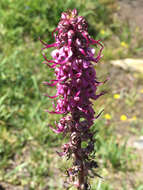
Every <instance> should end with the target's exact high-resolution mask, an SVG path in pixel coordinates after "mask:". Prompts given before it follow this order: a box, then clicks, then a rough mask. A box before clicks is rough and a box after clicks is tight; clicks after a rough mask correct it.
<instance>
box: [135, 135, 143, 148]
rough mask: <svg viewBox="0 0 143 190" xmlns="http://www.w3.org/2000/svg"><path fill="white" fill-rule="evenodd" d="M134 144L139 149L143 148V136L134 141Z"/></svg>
mask: <svg viewBox="0 0 143 190" xmlns="http://www.w3.org/2000/svg"><path fill="white" fill-rule="evenodd" d="M133 146H134V147H135V148H137V149H143V136H141V137H140V138H139V139H138V140H137V141H135V142H134V144H133Z"/></svg>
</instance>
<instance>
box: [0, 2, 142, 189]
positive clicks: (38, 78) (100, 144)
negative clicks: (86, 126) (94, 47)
mask: <svg viewBox="0 0 143 190" xmlns="http://www.w3.org/2000/svg"><path fill="white" fill-rule="evenodd" d="M135 2H136V1H135ZM124 3H125V4H127V5H129V8H130V3H128V1H127V0H124V1H121V2H120V1H117V0H88V1H85V0H55V1H52V0H0V189H2V190H61V189H63V188H62V182H63V179H64V171H65V168H67V167H68V165H69V164H70V161H68V162H67V161H66V160H64V159H60V158H59V157H58V156H57V155H56V153H55V152H56V150H59V149H60V146H61V144H63V143H64V142H67V139H64V140H63V137H62V135H56V134H54V133H53V132H52V131H51V130H50V129H49V128H48V127H47V124H49V123H51V124H52V123H54V121H55V120H56V121H58V119H59V116H53V115H50V114H48V113H45V112H44V110H45V109H46V108H48V109H49V108H50V107H51V106H52V104H51V102H50V100H49V99H48V98H46V97H44V96H43V94H44V93H45V92H48V93H49V92H50V93H52V94H54V91H55V89H53V88H49V89H47V88H46V87H45V86H43V85H42V82H43V81H48V80H50V79H51V78H52V77H53V73H52V71H51V70H49V69H48V68H47V67H46V66H45V65H43V64H41V63H42V61H43V58H42V56H41V48H42V45H41V43H40V42H39V37H40V38H41V39H42V40H43V41H45V42H47V43H52V42H53V39H52V37H51V33H52V31H53V30H54V29H55V27H56V26H57V23H58V22H59V19H60V15H61V12H63V11H66V10H67V9H73V8H76V9H77V10H78V11H79V15H82V16H85V17H86V19H87V21H88V23H89V33H90V35H91V36H92V37H93V38H94V39H100V40H102V42H103V43H104V46H105V48H104V51H103V54H104V57H103V58H102V61H100V63H99V64H98V65H97V66H96V70H97V76H98V78H99V80H104V79H106V78H107V77H108V76H109V78H110V80H109V82H107V83H106V84H105V85H104V86H102V87H100V89H99V90H102V89H106V90H108V94H107V95H105V96H103V97H102V98H100V100H98V101H97V102H96V103H95V110H96V112H97V113H98V112H99V111H100V110H101V109H103V108H104V110H105V111H104V114H103V115H102V116H101V117H100V118H99V119H98V120H97V121H96V122H95V125H94V126H93V127H94V128H97V129H98V130H99V133H98V135H97V136H96V138H97V143H96V150H97V154H96V159H97V161H98V162H99V169H98V173H99V174H100V175H102V176H103V177H104V178H105V180H103V181H100V180H99V179H98V178H94V179H92V180H91V184H92V189H93V190H95V189H97V190H122V189H123V190H127V189H130V190H143V180H142V179H143V174H142V172H143V168H142V164H141V162H142V161H143V155H142V153H141V150H139V149H135V148H134V147H133V146H132V145H133V143H134V142H135V140H136V139H138V138H139V137H140V136H142V135H143V129H142V125H143V120H142V117H141V116H142V114H143V111H142V110H143V105H142V99H143V87H142V85H143V74H142V73H141V72H136V71H129V70H123V69H121V68H118V67H116V66H113V65H112V64H111V63H110V61H111V60H115V59H124V58H128V57H130V58H141V57H142V50H143V46H142V44H143V38H142V35H141V33H142V30H141V28H140V26H138V25H136V24H135V25H134V26H132V25H130V21H131V23H132V22H133V21H132V20H131V18H130V15H128V16H129V18H128V19H126V18H124V17H123V18H122V16H121V14H122V6H123V7H124ZM140 7H141V6H140V5H138V7H137V8H138V9H140ZM131 10H132V9H131ZM125 12H126V10H125ZM123 14H124V9H123ZM136 17H138V15H136ZM50 51H51V50H48V52H47V55H48V56H49V57H50ZM135 176H136V177H135Z"/></svg>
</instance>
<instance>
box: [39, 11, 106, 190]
mask: <svg viewBox="0 0 143 190" xmlns="http://www.w3.org/2000/svg"><path fill="white" fill-rule="evenodd" d="M87 29H88V24H87V22H86V21H85V19H84V17H82V16H78V14H77V10H76V9H74V10H73V11H67V12H64V13H62V15H61V19H60V22H59V24H58V26H57V28H56V29H55V30H54V32H53V33H52V35H53V36H54V37H55V43H53V44H50V45H49V44H46V43H45V42H43V41H41V42H42V44H43V45H44V48H43V49H47V48H50V47H54V48H55V49H54V50H53V51H52V53H51V56H52V58H53V60H48V59H47V57H46V56H45V54H43V57H44V59H45V62H44V63H46V64H47V65H48V66H49V67H50V68H52V69H54V71H55V77H56V79H55V80H51V81H50V82H44V84H45V85H48V86H56V89H57V93H56V95H55V96H49V95H48V94H46V96H48V97H49V98H51V99H55V98H56V99H55V101H56V105H53V107H54V110H53V111H48V110H47V112H49V113H51V114H64V117H63V118H61V119H60V121H59V123H58V124H56V127H53V126H51V125H49V127H50V128H51V129H52V130H53V131H54V132H55V133H57V134H59V133H63V134H64V135H66V134H69V136H70V141H69V142H68V143H67V144H65V145H63V146H62V150H63V152H58V155H59V156H67V158H68V159H69V158H70V157H72V158H73V166H72V167H71V168H69V169H68V170H67V175H68V177H69V178H68V180H67V181H66V183H65V184H66V185H67V184H68V185H69V186H70V185H74V186H75V187H76V188H77V189H78V190H88V189H90V185H89V181H88V177H90V175H91V174H92V176H93V174H95V171H94V168H96V167H97V163H96V162H95V161H94V160H92V159H91V157H90V155H91V153H93V152H94V143H95V139H94V134H95V133H94V132H92V131H91V129H90V127H91V126H92V125H93V122H94V120H95V119H97V118H98V117H99V116H100V115H101V113H102V111H101V112H100V113H99V114H98V115H97V116H94V115H95V112H94V110H93V107H92V100H96V99H98V98H99V97H100V96H102V95H103V94H104V93H105V92H101V93H100V94H96V90H97V87H98V86H99V85H101V84H104V83H105V81H104V82H98V81H97V79H96V71H95V69H94V65H93V62H95V63H97V62H98V61H99V59H100V58H101V56H102V50H103V45H102V43H101V42H100V41H99V40H94V39H92V38H91V37H90V36H89V34H88V30H87ZM91 45H96V46H98V47H100V49H99V53H98V55H97V57H95V49H94V48H93V47H91ZM57 97H58V98H57ZM85 141H86V142H87V145H86V147H82V142H85ZM95 175H96V174H95Z"/></svg>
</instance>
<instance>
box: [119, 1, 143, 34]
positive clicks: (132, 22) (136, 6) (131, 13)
mask: <svg viewBox="0 0 143 190" xmlns="http://www.w3.org/2000/svg"><path fill="white" fill-rule="evenodd" d="M118 3H119V6H120V9H119V11H118V15H119V17H120V18H121V19H122V20H126V21H128V24H129V26H130V27H131V28H136V27H139V29H140V30H142V31H143V0H119V1H118Z"/></svg>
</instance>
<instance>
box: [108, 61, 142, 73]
mask: <svg viewBox="0 0 143 190" xmlns="http://www.w3.org/2000/svg"><path fill="white" fill-rule="evenodd" d="M110 63H111V64H112V65H115V66H119V67H121V68H123V69H125V70H131V71H138V72H141V73H143V59H119V60H112V61H111V62H110Z"/></svg>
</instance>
